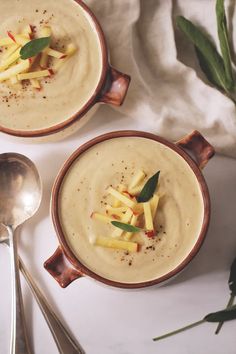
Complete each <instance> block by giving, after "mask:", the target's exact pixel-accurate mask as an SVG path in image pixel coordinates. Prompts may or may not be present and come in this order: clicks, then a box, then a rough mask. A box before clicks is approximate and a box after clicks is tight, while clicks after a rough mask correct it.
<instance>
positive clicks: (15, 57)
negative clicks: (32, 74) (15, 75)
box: [0, 48, 20, 71]
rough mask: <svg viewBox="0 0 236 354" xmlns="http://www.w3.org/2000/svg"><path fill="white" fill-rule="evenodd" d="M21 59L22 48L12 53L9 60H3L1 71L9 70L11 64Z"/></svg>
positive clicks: (0, 66)
mask: <svg viewBox="0 0 236 354" xmlns="http://www.w3.org/2000/svg"><path fill="white" fill-rule="evenodd" d="M19 58H20V48H18V49H17V50H16V51H15V52H13V53H12V55H10V56H9V57H8V58H7V59H5V60H3V61H2V63H1V65H0V71H3V70H5V69H7V68H8V67H9V66H10V65H11V64H13V63H14V62H15V61H17V60H18V59H19Z"/></svg>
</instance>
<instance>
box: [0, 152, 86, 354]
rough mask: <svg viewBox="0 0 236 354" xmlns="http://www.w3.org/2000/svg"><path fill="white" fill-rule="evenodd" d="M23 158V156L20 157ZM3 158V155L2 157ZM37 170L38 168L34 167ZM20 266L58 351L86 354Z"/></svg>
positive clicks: (3, 238) (2, 237)
mask: <svg viewBox="0 0 236 354" xmlns="http://www.w3.org/2000/svg"><path fill="white" fill-rule="evenodd" d="M20 156H21V155H20ZM0 157H1V155H0ZM34 168H35V169H36V167H35V166H34ZM1 242H2V243H5V244H7V245H8V246H9V237H8V235H7V234H5V233H4V230H0V243H1ZM19 266H20V269H21V271H22V274H23V275H24V277H25V279H26V281H27V283H28V285H29V287H30V289H31V291H32V293H33V295H34V297H35V299H36V301H37V303H38V305H39V307H40V309H41V311H42V314H43V316H44V318H45V320H46V321H47V324H48V326H49V329H50V331H51V333H52V335H53V338H54V340H55V342H56V345H57V348H58V351H59V353H60V354H68V353H70V354H84V353H85V352H84V350H83V349H82V347H81V346H80V344H79V343H77V342H76V341H75V340H74V339H73V337H72V336H71V334H70V333H69V332H68V330H67V329H66V328H65V327H64V326H63V324H62V323H61V321H60V320H59V318H58V317H57V315H56V314H55V313H54V311H53V310H52V308H51V306H50V305H49V304H48V302H47V300H46V299H45V297H44V295H43V294H42V293H41V291H40V290H39V288H38V286H37V285H36V283H35V282H34V280H33V278H32V277H31V275H30V274H29V272H28V271H27V269H26V267H25V265H24V264H23V262H22V260H21V259H19Z"/></svg>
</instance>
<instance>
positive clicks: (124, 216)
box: [111, 209, 133, 237]
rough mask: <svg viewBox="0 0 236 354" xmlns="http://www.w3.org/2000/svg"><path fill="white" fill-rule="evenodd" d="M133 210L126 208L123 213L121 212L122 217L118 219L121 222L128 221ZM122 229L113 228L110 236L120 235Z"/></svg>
mask: <svg viewBox="0 0 236 354" xmlns="http://www.w3.org/2000/svg"><path fill="white" fill-rule="evenodd" d="M132 215H133V212H132V210H131V209H127V211H126V212H125V214H123V216H122V218H121V219H120V220H119V221H121V222H123V223H129V222H130V220H131V218H132ZM123 232H124V231H123V230H122V229H119V228H118V227H116V228H115V230H114V231H113V232H112V235H111V236H112V237H120V236H121V235H122V234H123Z"/></svg>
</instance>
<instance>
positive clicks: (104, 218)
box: [91, 212, 115, 224]
mask: <svg viewBox="0 0 236 354" xmlns="http://www.w3.org/2000/svg"><path fill="white" fill-rule="evenodd" d="M91 218H92V219H94V220H99V221H102V222H104V223H106V224H110V222H111V221H114V220H115V218H112V217H111V216H108V215H104V214H100V213H96V212H94V213H92V214H91Z"/></svg>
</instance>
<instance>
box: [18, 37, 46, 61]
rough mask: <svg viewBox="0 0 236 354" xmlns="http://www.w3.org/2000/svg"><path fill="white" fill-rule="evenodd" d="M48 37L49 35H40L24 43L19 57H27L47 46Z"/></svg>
mask: <svg viewBox="0 0 236 354" xmlns="http://www.w3.org/2000/svg"><path fill="white" fill-rule="evenodd" d="M50 39H51V37H42V38H37V39H33V40H32V41H30V42H28V43H26V44H25V45H24V46H23V47H22V48H21V50H20V57H21V59H23V60H25V59H29V58H32V57H34V56H35V55H37V54H39V53H40V52H42V50H44V49H45V48H46V47H47V46H49V44H50Z"/></svg>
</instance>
